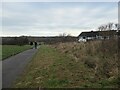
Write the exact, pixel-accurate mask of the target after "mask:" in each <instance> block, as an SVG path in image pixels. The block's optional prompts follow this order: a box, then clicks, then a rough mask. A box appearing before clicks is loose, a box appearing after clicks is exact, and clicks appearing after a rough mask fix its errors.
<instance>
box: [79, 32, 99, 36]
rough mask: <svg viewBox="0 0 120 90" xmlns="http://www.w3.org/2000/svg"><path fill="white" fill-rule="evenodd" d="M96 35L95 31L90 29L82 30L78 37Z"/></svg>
mask: <svg viewBox="0 0 120 90" xmlns="http://www.w3.org/2000/svg"><path fill="white" fill-rule="evenodd" d="M96 35H99V33H98V32H97V31H91V32H82V33H81V34H80V35H79V37H95V36H96Z"/></svg>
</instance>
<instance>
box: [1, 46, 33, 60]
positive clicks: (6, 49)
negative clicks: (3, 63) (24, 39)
mask: <svg viewBox="0 0 120 90" xmlns="http://www.w3.org/2000/svg"><path fill="white" fill-rule="evenodd" d="M30 48H31V46H29V45H24V46H18V45H2V60H4V59H6V58H8V57H10V56H13V55H15V54H18V53H20V52H22V51H25V50H27V49H30Z"/></svg>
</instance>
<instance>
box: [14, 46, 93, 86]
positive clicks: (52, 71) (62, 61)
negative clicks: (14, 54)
mask: <svg viewBox="0 0 120 90" xmlns="http://www.w3.org/2000/svg"><path fill="white" fill-rule="evenodd" d="M92 72H93V70H92V69H88V68H86V67H85V66H84V65H83V64H82V62H76V61H75V60H74V59H73V58H72V57H70V56H69V55H65V54H63V53H60V52H59V51H58V50H56V49H55V48H52V47H50V46H41V47H40V48H39V51H38V53H37V54H36V55H35V56H34V57H33V60H32V61H31V62H30V63H29V65H28V66H27V67H26V70H25V71H24V74H23V75H22V76H21V77H20V78H19V79H18V80H17V81H16V84H15V86H14V87H17V88H21V87H23V88H31V87H32V88H36V87H47V88H60V87H81V85H82V84H83V83H86V82H88V81H87V80H86V81H85V79H87V78H88V77H91V76H92V75H93V73H92Z"/></svg>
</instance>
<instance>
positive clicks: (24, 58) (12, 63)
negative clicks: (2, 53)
mask: <svg viewBox="0 0 120 90" xmlns="http://www.w3.org/2000/svg"><path fill="white" fill-rule="evenodd" d="M36 51H37V49H30V50H26V51H24V52H22V53H19V54H17V55H15V56H12V57H10V58H8V59H5V60H3V61H2V88H10V87H11V86H12V85H13V83H14V81H15V80H16V78H18V76H20V74H22V72H23V70H24V68H25V66H26V65H27V64H28V62H29V61H30V60H31V59H32V57H33V55H34V54H35V53H36Z"/></svg>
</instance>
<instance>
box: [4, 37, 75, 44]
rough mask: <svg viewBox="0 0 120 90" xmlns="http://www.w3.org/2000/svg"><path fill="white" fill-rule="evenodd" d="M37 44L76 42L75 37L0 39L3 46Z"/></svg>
mask: <svg viewBox="0 0 120 90" xmlns="http://www.w3.org/2000/svg"><path fill="white" fill-rule="evenodd" d="M34 41H36V42H39V43H44V44H55V43H59V42H74V41H77V37H73V36H55V37H30V36H29V37H27V36H21V37H2V44H3V45H26V44H29V43H30V42H34Z"/></svg>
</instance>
